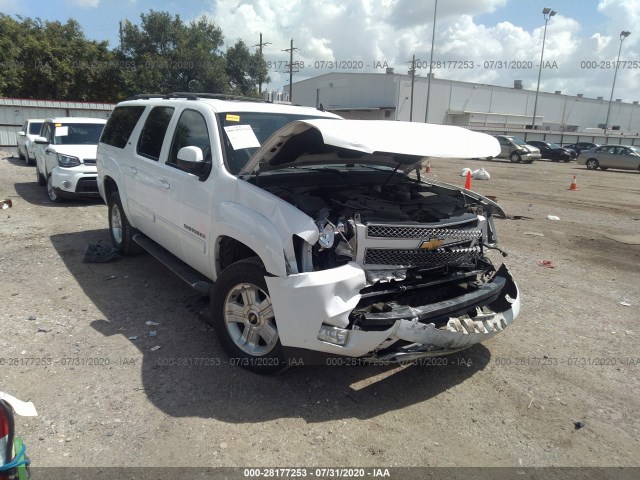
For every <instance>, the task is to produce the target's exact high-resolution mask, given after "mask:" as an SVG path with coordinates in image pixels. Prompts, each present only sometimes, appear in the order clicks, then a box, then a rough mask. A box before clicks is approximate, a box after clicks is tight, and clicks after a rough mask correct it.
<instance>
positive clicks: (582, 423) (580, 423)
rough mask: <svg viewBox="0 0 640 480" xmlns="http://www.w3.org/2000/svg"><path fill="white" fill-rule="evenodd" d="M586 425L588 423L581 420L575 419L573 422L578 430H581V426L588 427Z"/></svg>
mask: <svg viewBox="0 0 640 480" xmlns="http://www.w3.org/2000/svg"><path fill="white" fill-rule="evenodd" d="M586 425H587V424H586V423H584V422H580V421H574V422H573V426H574V428H575V429H576V430H580V429H581V428H584V427H586Z"/></svg>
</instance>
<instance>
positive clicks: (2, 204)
mask: <svg viewBox="0 0 640 480" xmlns="http://www.w3.org/2000/svg"><path fill="white" fill-rule="evenodd" d="M11 207H13V202H12V201H11V199H10V198H5V199H4V200H2V201H0V208H2V210H6V209H7V208H11Z"/></svg>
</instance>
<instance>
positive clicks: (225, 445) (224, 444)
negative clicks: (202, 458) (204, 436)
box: [220, 442, 229, 450]
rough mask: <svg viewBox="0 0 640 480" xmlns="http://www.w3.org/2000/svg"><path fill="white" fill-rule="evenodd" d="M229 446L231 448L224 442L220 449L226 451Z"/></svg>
mask: <svg viewBox="0 0 640 480" xmlns="http://www.w3.org/2000/svg"><path fill="white" fill-rule="evenodd" d="M228 446H229V445H228V444H227V442H222V443H221V444H220V448H221V449H223V450H224V449H225V448H227V447H228Z"/></svg>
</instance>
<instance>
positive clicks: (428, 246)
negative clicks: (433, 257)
mask: <svg viewBox="0 0 640 480" xmlns="http://www.w3.org/2000/svg"><path fill="white" fill-rule="evenodd" d="M442 245H444V240H442V239H440V238H430V239H429V240H423V241H422V243H420V245H418V248H420V249H423V250H435V249H436V248H439V247H441V246H442Z"/></svg>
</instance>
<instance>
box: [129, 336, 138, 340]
mask: <svg viewBox="0 0 640 480" xmlns="http://www.w3.org/2000/svg"><path fill="white" fill-rule="evenodd" d="M137 339H138V336H137V335H131V336H130V337H128V340H137Z"/></svg>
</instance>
